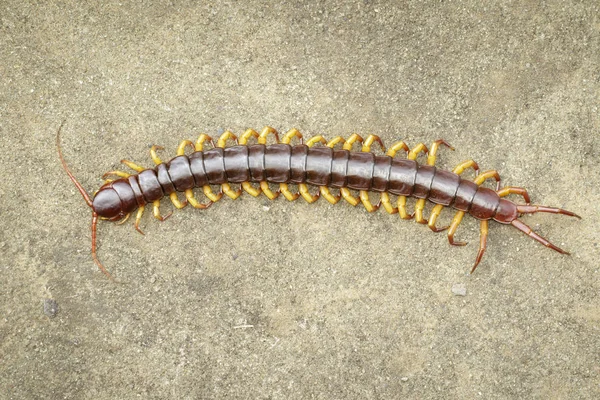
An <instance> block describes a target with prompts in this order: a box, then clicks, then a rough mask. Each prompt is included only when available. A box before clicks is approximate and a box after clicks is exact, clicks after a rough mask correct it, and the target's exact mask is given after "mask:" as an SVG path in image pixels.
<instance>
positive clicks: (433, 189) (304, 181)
mask: <svg viewBox="0 0 600 400" xmlns="http://www.w3.org/2000/svg"><path fill="white" fill-rule="evenodd" d="M59 133H60V128H59ZM270 134H273V135H275V138H276V141H277V142H278V143H275V144H270V145H267V144H266V143H267V136H268V135H270ZM252 137H255V138H257V139H258V144H251V145H247V141H248V139H250V138H252ZM294 137H296V138H299V139H301V138H302V135H301V134H300V133H299V132H298V131H297V130H291V131H289V132H288V133H287V134H286V135H285V137H284V138H283V140H282V143H279V137H278V134H277V132H276V131H275V130H274V129H273V128H269V127H267V128H265V129H263V131H262V132H261V134H260V135H259V134H258V133H257V132H255V131H253V130H247V131H246V132H245V133H244V135H242V136H241V137H240V140H239V144H238V143H236V145H234V146H231V147H226V146H225V144H226V142H227V141H228V140H236V142H237V138H236V136H235V135H233V134H232V133H231V132H225V133H224V134H223V135H222V136H221V138H220V139H219V141H218V144H217V147H214V148H211V149H209V150H205V149H204V147H203V144H204V142H207V141H210V142H212V140H211V139H210V138H209V137H208V136H206V135H201V136H200V138H199V139H198V141H197V142H196V143H195V144H194V143H192V142H190V141H184V142H182V143H181V145H180V146H179V148H178V151H177V154H178V155H177V156H176V157H175V158H173V159H171V160H170V161H168V162H162V161H161V160H160V158H159V157H158V156H157V155H156V150H157V149H158V147H157V146H153V148H152V149H151V155H152V158H153V160H154V162H155V163H156V167H155V168H153V169H145V168H143V167H140V166H138V165H136V164H134V163H132V162H130V161H126V160H123V161H122V162H123V163H125V164H126V165H128V166H129V167H131V168H133V169H134V170H136V172H137V173H136V174H129V173H125V172H122V171H111V172H109V173H107V174H105V177H106V176H108V175H116V176H117V177H118V179H115V180H111V179H107V181H106V183H105V185H104V186H102V187H101V188H100V190H99V191H98V192H97V193H96V195H95V196H94V199H93V200H91V199H90V197H89V196H88V195H87V193H86V192H85V190H84V189H83V188H82V187H81V185H80V184H79V183H78V182H77V180H76V179H75V178H74V176H73V175H72V173H71V172H70V171H69V169H68V167H67V165H66V163H65V162H64V159H63V157H62V153H61V151H60V146H59V134H57V146H58V149H59V155H60V158H61V162H62V163H63V167H64V168H65V170H66V171H67V173H68V174H69V177H70V178H71V180H72V181H73V182H74V183H75V185H76V186H77V188H78V189H79V191H80V192H81V194H82V195H83V197H84V199H85V200H86V202H87V203H88V205H89V206H90V207H91V208H92V210H93V214H92V215H93V218H92V255H93V258H94V261H95V262H96V264H97V265H98V266H99V267H100V269H101V270H102V271H103V272H104V273H105V274H106V275H108V276H109V277H110V274H109V273H108V272H107V271H106V269H105V268H104V267H103V266H102V264H101V263H100V261H99V260H98V258H97V256H96V224H97V220H98V218H101V219H108V220H111V221H117V220H122V219H123V218H126V217H128V216H129V215H130V213H132V212H134V211H135V210H138V212H137V217H136V222H135V227H136V229H138V230H139V231H140V232H141V230H140V229H139V221H140V218H141V216H142V213H143V211H144V207H145V206H146V205H147V204H149V203H152V205H153V210H154V216H155V217H156V218H158V219H160V220H164V219H166V217H162V216H161V215H160V212H159V208H158V207H159V202H160V200H161V199H163V198H164V197H165V196H169V197H170V199H171V201H172V202H173V204H174V205H175V206H176V207H177V208H182V207H184V206H185V205H186V204H187V203H190V204H191V205H192V206H194V207H196V208H202V209H204V208H207V207H208V206H210V204H212V202H214V201H218V200H219V199H220V198H221V197H222V195H223V194H226V195H228V196H229V197H231V198H233V199H235V198H237V197H238V196H239V195H240V194H241V190H238V191H234V190H232V189H231V187H230V185H229V184H231V183H233V184H241V185H242V187H243V188H244V190H246V191H247V192H248V193H250V194H252V195H253V196H257V195H259V194H260V193H261V191H262V192H263V193H264V194H265V195H267V196H268V197H269V198H271V199H273V198H275V197H277V196H278V195H279V192H281V193H283V194H284V196H285V197H286V198H287V199H288V200H295V199H296V198H298V197H299V196H300V195H301V196H302V197H303V198H304V199H306V200H307V201H308V202H313V201H315V200H316V199H317V198H318V194H317V195H313V194H311V193H310V192H309V191H308V188H307V186H306V185H313V186H318V187H319V193H320V194H322V195H323V196H324V197H325V198H326V199H327V200H328V201H330V202H331V203H337V201H338V200H339V199H340V198H342V197H343V198H344V199H345V200H347V201H348V202H349V203H351V204H352V205H357V204H358V203H359V202H362V203H363V205H364V206H365V208H366V209H367V210H368V211H374V210H376V209H377V208H378V207H379V204H377V205H373V204H371V202H370V200H369V192H379V193H381V196H380V203H381V204H382V205H383V206H384V208H385V209H386V210H387V211H388V212H389V213H390V214H394V213H399V214H400V217H401V218H403V219H410V218H412V217H413V216H412V215H409V214H408V213H407V211H406V198H407V197H413V198H416V199H417V203H416V206H415V214H414V217H415V219H416V221H417V222H420V223H423V224H427V225H428V226H429V227H430V228H431V229H432V230H433V231H435V232H439V231H442V230H445V229H448V228H449V231H448V239H449V242H450V244H453V245H464V244H466V243H462V242H455V241H454V233H455V232H456V229H457V227H458V225H459V224H460V222H461V221H462V218H463V216H464V215H465V214H466V213H468V214H470V215H472V216H473V217H475V218H477V219H479V220H480V221H481V239H480V246H479V252H478V255H477V259H476V262H475V265H474V266H473V269H472V270H471V271H473V270H474V269H475V267H476V266H477V265H478V264H479V262H480V260H481V258H482V256H483V253H484V251H485V249H486V243H487V232H488V221H489V220H495V221H497V222H500V223H503V224H511V225H513V226H514V227H516V228H517V229H519V230H521V231H522V232H524V233H526V234H527V235H529V236H530V237H532V238H533V239H535V240H537V241H539V242H541V243H542V244H544V245H545V246H547V247H550V248H552V249H554V250H556V251H559V252H561V253H566V252H565V251H564V250H562V249H560V248H558V247H556V246H555V245H553V244H552V243H550V242H549V241H547V240H546V239H544V238H542V237H541V236H539V235H537V234H536V233H535V232H533V231H532V230H531V229H530V228H529V227H528V226H527V225H525V224H524V223H523V222H521V221H520V220H519V219H518V217H519V215H520V214H522V213H535V212H550V213H556V214H565V215H570V216H576V217H578V216H577V215H575V214H574V213H572V212H570V211H566V210H563V209H559V208H552V207H546V206H532V205H529V195H528V194H527V191H526V190H525V189H523V188H519V187H504V188H502V189H500V176H499V175H498V173H497V172H496V171H486V172H483V173H481V174H479V175H478V176H477V177H476V178H475V180H474V181H470V180H466V179H463V178H462V177H461V176H460V174H461V173H462V172H463V171H464V170H465V169H467V168H473V169H474V170H475V171H478V166H477V164H476V163H475V162H474V161H473V160H468V161H465V162H463V163H461V164H460V165H458V166H457V167H456V168H455V169H454V170H453V171H446V170H443V169H438V168H436V167H435V166H434V164H435V159H436V152H437V150H438V148H439V146H440V145H446V146H448V147H450V145H448V143H446V142H445V141H444V140H437V141H435V142H434V143H433V144H432V146H431V151H429V150H428V149H427V147H426V146H425V145H424V144H422V143H421V144H419V145H417V146H416V147H415V148H413V149H412V150H411V151H409V148H408V146H407V145H406V144H404V142H398V143H396V144H394V145H393V146H392V147H391V148H390V149H389V150H388V152H387V153H386V154H385V155H375V154H373V153H371V152H370V147H371V145H372V144H373V143H374V142H379V143H380V144H381V146H382V148H383V144H382V143H381V140H380V139H379V138H378V137H377V136H374V135H370V136H369V137H368V138H367V139H366V140H365V141H364V143H363V146H362V151H361V152H355V151H352V145H353V143H355V142H357V141H358V142H363V139H362V138H361V137H360V136H358V135H356V134H354V135H352V136H351V137H350V138H349V139H348V140H344V139H343V138H341V137H336V138H335V139H333V140H332V141H330V142H327V141H325V139H323V138H322V137H321V136H316V137H313V138H312V139H310V140H309V141H308V142H307V144H303V143H300V144H296V145H291V144H290V141H291V140H292V139H293V138H294ZM317 143H321V144H323V145H322V146H314V145H315V144H317ZM339 144H343V148H341V149H339V148H335V147H336V146H337V145H339ZM187 146H191V147H192V148H193V149H194V151H193V152H192V153H191V154H189V155H185V152H184V151H185V148H186V147H187ZM450 148H451V147H450ZM399 150H404V151H406V153H407V159H402V158H398V157H395V155H396V152H397V151H399ZM421 152H423V153H427V152H429V155H428V158H427V165H421V164H419V163H417V161H416V158H417V155H418V154H419V153H421ZM490 178H493V179H495V180H496V181H497V188H496V190H495V191H494V190H492V189H489V188H486V187H483V186H481V184H482V183H483V182H484V181H485V180H487V179H490ZM251 183H260V188H255V187H253V186H252V185H251ZM269 184H279V185H280V191H277V192H275V193H274V192H273V191H271V189H270V186H269ZM288 184H297V185H298V187H299V190H300V193H296V194H294V193H291V192H290V190H289V188H288V186H287V185H288ZM210 185H221V188H222V190H221V191H220V192H219V193H218V194H215V193H214V192H213V191H212V189H211V186H210ZM194 188H203V191H204V194H205V195H206V196H207V197H208V198H209V200H210V201H209V202H208V203H207V204H202V203H199V202H198V201H197V200H196V199H195V197H194V192H193V189H194ZM330 188H337V189H340V195H339V196H334V195H332V194H331V193H330V191H329V189H330ZM349 189H353V190H358V191H360V197H359V198H356V197H354V196H353V195H352V194H351V193H350V191H349ZM177 192H183V193H185V197H186V201H184V202H181V201H179V200H178V197H177ZM390 194H391V195H396V196H398V200H397V206H394V205H393V204H392V202H391V201H390V197H389V195H390ZM509 194H518V195H521V196H522V197H523V198H524V199H525V201H526V204H525V205H517V204H516V203H514V202H512V201H510V200H507V199H504V198H503V197H505V196H507V195H509ZM427 200H429V201H430V202H432V203H434V204H435V207H434V208H433V210H432V211H431V213H430V216H429V218H428V219H425V218H424V217H423V209H424V206H425V202H426V201H427ZM444 207H452V208H454V209H455V210H456V211H457V212H456V215H455V217H454V219H453V221H452V224H451V225H450V226H447V227H444V228H437V227H436V220H437V217H438V216H439V214H440V212H441V210H442V209H443V208H444ZM167 217H168V216H167ZM566 254H568V253H566Z"/></svg>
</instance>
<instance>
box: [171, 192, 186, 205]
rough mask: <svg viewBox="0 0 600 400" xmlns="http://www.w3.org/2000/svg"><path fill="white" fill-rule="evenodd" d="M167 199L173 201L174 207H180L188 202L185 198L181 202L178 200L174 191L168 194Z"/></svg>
mask: <svg viewBox="0 0 600 400" xmlns="http://www.w3.org/2000/svg"><path fill="white" fill-rule="evenodd" d="M169 200H171V203H173V205H174V206H175V208H180V209H181V208H183V207H185V206H187V204H188V202H187V200H184V201H183V202H181V201H179V198H178V197H177V193H176V192H173V193H171V194H170V195H169Z"/></svg>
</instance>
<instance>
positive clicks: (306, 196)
mask: <svg viewBox="0 0 600 400" xmlns="http://www.w3.org/2000/svg"><path fill="white" fill-rule="evenodd" d="M298 190H300V194H301V195H302V197H303V198H304V200H306V201H307V202H308V203H314V202H315V201H317V200H318V199H319V196H320V193H321V192H317V194H315V195H312V194H310V192H309V191H308V186H306V185H305V184H304V183H300V184H298Z"/></svg>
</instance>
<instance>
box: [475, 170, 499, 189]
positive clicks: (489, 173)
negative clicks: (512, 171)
mask: <svg viewBox="0 0 600 400" xmlns="http://www.w3.org/2000/svg"><path fill="white" fill-rule="evenodd" d="M490 178H494V179H495V180H496V191H498V190H500V175H499V174H498V171H494V170H491V171H485V172H482V173H481V174H479V175H478V176H477V178H475V180H474V181H473V182H475V183H476V184H477V185H481V184H483V182H485V180H487V179H490Z"/></svg>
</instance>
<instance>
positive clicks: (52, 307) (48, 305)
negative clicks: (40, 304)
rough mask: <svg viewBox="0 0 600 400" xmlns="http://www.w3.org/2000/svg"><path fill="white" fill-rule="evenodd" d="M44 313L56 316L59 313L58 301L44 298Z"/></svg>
mask: <svg viewBox="0 0 600 400" xmlns="http://www.w3.org/2000/svg"><path fill="white" fill-rule="evenodd" d="M44 314H46V316H47V317H48V318H54V317H56V314H58V303H57V302H56V300H54V299H44Z"/></svg>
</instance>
